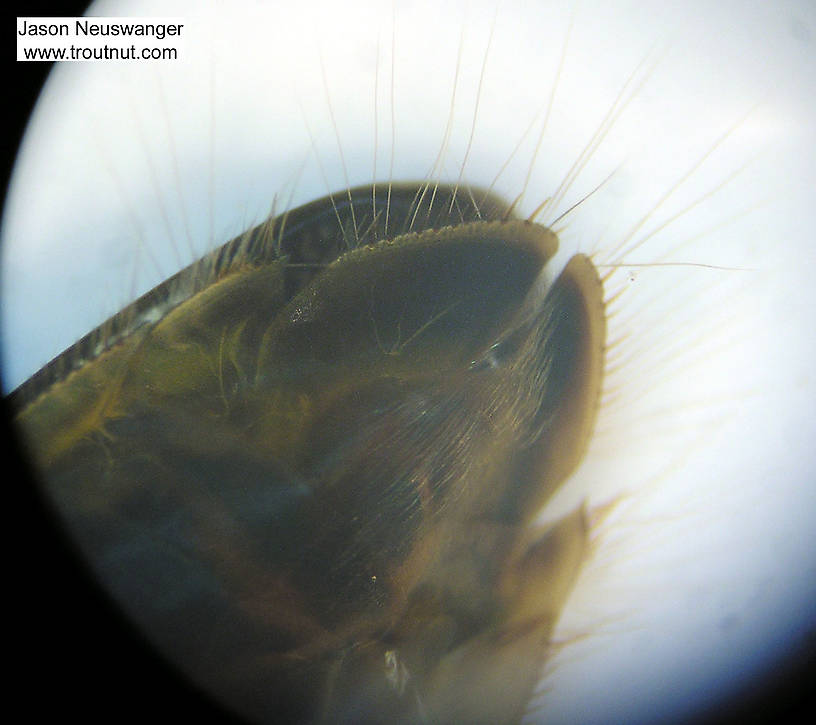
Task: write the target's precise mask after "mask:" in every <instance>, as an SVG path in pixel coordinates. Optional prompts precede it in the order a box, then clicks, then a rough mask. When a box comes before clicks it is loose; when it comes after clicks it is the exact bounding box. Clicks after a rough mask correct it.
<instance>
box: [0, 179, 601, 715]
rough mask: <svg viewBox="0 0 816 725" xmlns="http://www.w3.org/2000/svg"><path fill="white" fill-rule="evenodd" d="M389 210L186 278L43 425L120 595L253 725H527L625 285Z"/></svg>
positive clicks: (84, 353) (573, 565) (91, 349)
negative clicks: (608, 334) (569, 503)
mask: <svg viewBox="0 0 816 725" xmlns="http://www.w3.org/2000/svg"><path fill="white" fill-rule="evenodd" d="M378 191H379V196H378V195H377V194H376V193H372V188H371V187H366V188H360V189H355V190H352V191H351V192H350V193H349V194H347V195H346V194H342V195H341V194H338V195H336V196H335V197H334V198H331V197H327V198H326V199H322V200H320V201H317V202H314V203H312V204H309V205H307V206H304V207H301V208H299V209H296V210H294V211H291V212H288V213H287V214H285V215H283V216H281V217H278V218H276V219H273V220H271V221H269V222H267V223H265V224H262V225H260V226H258V227H256V228H254V229H252V230H250V231H249V232H247V233H246V234H244V235H242V236H241V237H239V238H237V239H235V240H233V241H232V242H230V243H228V244H227V245H225V246H224V247H222V248H221V249H220V250H217V251H216V252H213V253H212V254H210V255H208V257H205V258H204V259H203V260H201V261H199V262H197V263H196V264H194V265H192V266H191V267H189V268H188V269H186V270H183V271H182V272H180V273H179V274H177V275H176V276H175V277H173V278H171V279H170V280H168V281H167V282H165V283H164V284H163V285H160V286H159V287H158V288H156V289H155V290H153V291H152V292H150V293H148V294H147V295H145V296H144V297H142V298H141V299H139V300H137V301H136V302H135V303H133V304H132V305H131V306H129V307H128V308H126V309H125V310H123V311H122V312H121V313H119V314H118V315H117V316H115V317H114V318H112V319H111V320H109V321H108V322H107V323H105V324H104V325H103V326H102V327H101V328H99V329H98V330H96V331H94V332H93V333H91V334H90V335H88V336H86V337H85V338H83V339H82V340H80V341H79V342H78V343H77V344H76V345H74V346H73V347H72V348H71V349H69V350H68V351H66V352H65V353H64V354H63V355H61V356H60V357H59V358H57V359H55V360H54V361H53V362H52V363H50V364H49V365H48V366H46V367H45V368H43V370H41V371H40V372H39V373H37V374H36V375H34V376H33V377H32V378H31V379H30V380H29V381H27V382H26V383H24V384H23V385H22V386H21V387H20V388H18V390H16V391H15V392H14V393H13V394H12V401H13V403H14V404H15V405H16V406H17V409H18V410H19V413H18V415H17V422H18V424H19V426H20V429H21V430H22V432H23V434H24V437H25V440H26V441H27V444H28V448H29V450H30V454H31V457H32V460H33V461H34V463H35V466H36V467H37V469H38V470H39V471H40V472H41V475H42V481H43V486H44V488H45V490H46V492H47V495H48V497H49V499H50V500H52V501H53V504H54V506H55V507H56V509H57V510H58V512H59V513H60V515H61V516H62V517H63V518H64V520H65V521H66V523H67V525H68V527H69V529H70V531H71V532H72V533H73V535H74V537H75V538H76V541H77V543H78V545H79V547H80V548H81V550H82V552H83V554H84V556H85V557H86V559H87V561H88V563H89V564H90V566H91V567H92V569H93V570H94V572H95V573H96V574H97V576H98V577H99V579H100V581H101V582H102V583H103V585H104V586H105V587H106V588H107V589H108V590H109V591H110V592H111V593H112V595H113V596H114V597H115V598H116V599H117V600H118V601H119V602H120V603H121V605H122V607H123V608H124V609H125V611H126V612H127V614H128V615H129V616H130V617H131V618H132V619H133V620H134V621H135V622H136V623H137V625H138V626H139V627H140V628H141V629H142V630H143V631H144V632H145V633H146V634H147V636H148V637H149V638H150V640H151V641H152V642H153V643H154V644H155V646H156V647H157V648H158V649H159V650H160V651H161V652H162V653H163V654H164V655H165V656H166V657H167V658H169V659H170V660H171V661H172V662H174V663H175V664H177V665H178V666H179V667H180V668H181V670H182V671H183V672H184V673H186V675H187V676H189V677H190V678H191V679H192V680H193V681H195V682H196V683H198V684H200V685H202V686H204V687H205V688H206V689H207V690H209V691H210V692H212V693H213V694H214V695H215V696H216V697H217V698H218V699H219V700H220V701H222V702H223V703H225V704H226V705H228V706H229V707H230V708H232V709H234V710H235V711H236V712H239V713H240V714H242V715H244V716H246V717H248V718H250V719H251V720H253V721H274V722H278V721H294V722H384V721H386V720H387V721H389V722H433V723H453V722H485V723H499V722H515V721H518V720H519V719H520V718H521V717H522V715H523V714H524V712H525V708H526V707H527V704H528V702H529V700H530V698H531V697H532V696H533V694H534V692H535V688H536V683H537V682H538V680H539V678H540V671H541V667H542V664H543V663H544V661H545V659H546V657H547V650H548V643H549V641H550V639H551V635H552V630H553V626H554V624H555V622H556V620H557V618H558V616H559V613H560V611H561V609H562V607H563V605H564V602H565V599H566V597H567V595H568V593H569V592H570V590H571V587H572V584H573V581H574V579H575V576H576V573H577V571H578V569H579V567H580V564H581V562H582V561H583V559H584V557H585V554H586V549H587V524H586V521H585V516H584V512H583V511H582V510H577V511H575V512H574V513H573V514H571V515H569V516H567V517H566V518H564V519H562V520H560V521H559V522H557V523H556V524H554V525H550V526H547V527H541V526H536V523H535V521H536V519H537V517H538V515H539V513H540V510H541V508H542V506H543V504H544V503H545V502H546V501H547V499H548V498H549V497H550V496H551V494H552V493H553V492H554V491H556V490H557V489H558V488H559V487H560V486H561V485H562V484H563V483H564V481H565V480H566V479H567V478H568V476H569V475H570V473H571V472H572V471H573V470H574V469H575V467H576V466H577V465H578V463H579V462H580V460H581V458H582V456H583V454H584V451H585V449H586V446H587V443H588V440H589V438H590V436H591V434H592V430H593V425H594V420H595V415H596V409H597V405H598V397H599V391H600V385H601V378H602V372H603V351H604V341H605V317H604V307H603V295H602V287H601V283H600V281H599V279H598V275H597V273H596V271H595V268H594V267H593V265H592V263H591V262H590V261H589V259H588V258H587V257H585V256H583V255H576V256H574V257H573V258H572V259H571V260H570V261H569V262H568V264H567V265H566V267H565V268H564V270H563V271H562V272H561V273H560V274H559V275H558V276H557V277H556V278H555V279H554V280H553V279H551V278H550V277H549V275H548V271H547V265H548V262H549V260H550V259H551V257H552V256H553V254H554V253H555V251H556V248H557V238H556V236H555V234H554V233H553V232H551V231H550V230H549V229H547V228H545V227H541V226H538V225H535V224H532V223H529V222H526V221H520V220H515V219H508V218H506V217H510V214H509V211H508V209H507V208H506V207H505V206H504V205H503V204H502V203H501V202H500V201H499V200H497V199H496V198H495V197H493V196H492V195H487V194H484V193H483V192H471V193H470V194H469V195H467V194H465V192H464V190H462V189H460V190H458V192H457V191H456V190H455V189H454V188H452V187H444V186H443V187H439V188H438V189H437V190H436V192H435V194H434V193H432V192H431V191H430V190H427V189H426V187H424V186H422V185H413V186H410V185H401V186H394V187H393V188H392V189H390V190H389V193H388V201H386V193H385V188H384V187H383V188H381V189H379V190H378ZM481 197H483V198H482V201H481V202H479V203H478V204H477V203H476V202H475V201H474V199H476V198H481ZM409 230H410V231H409Z"/></svg>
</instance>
